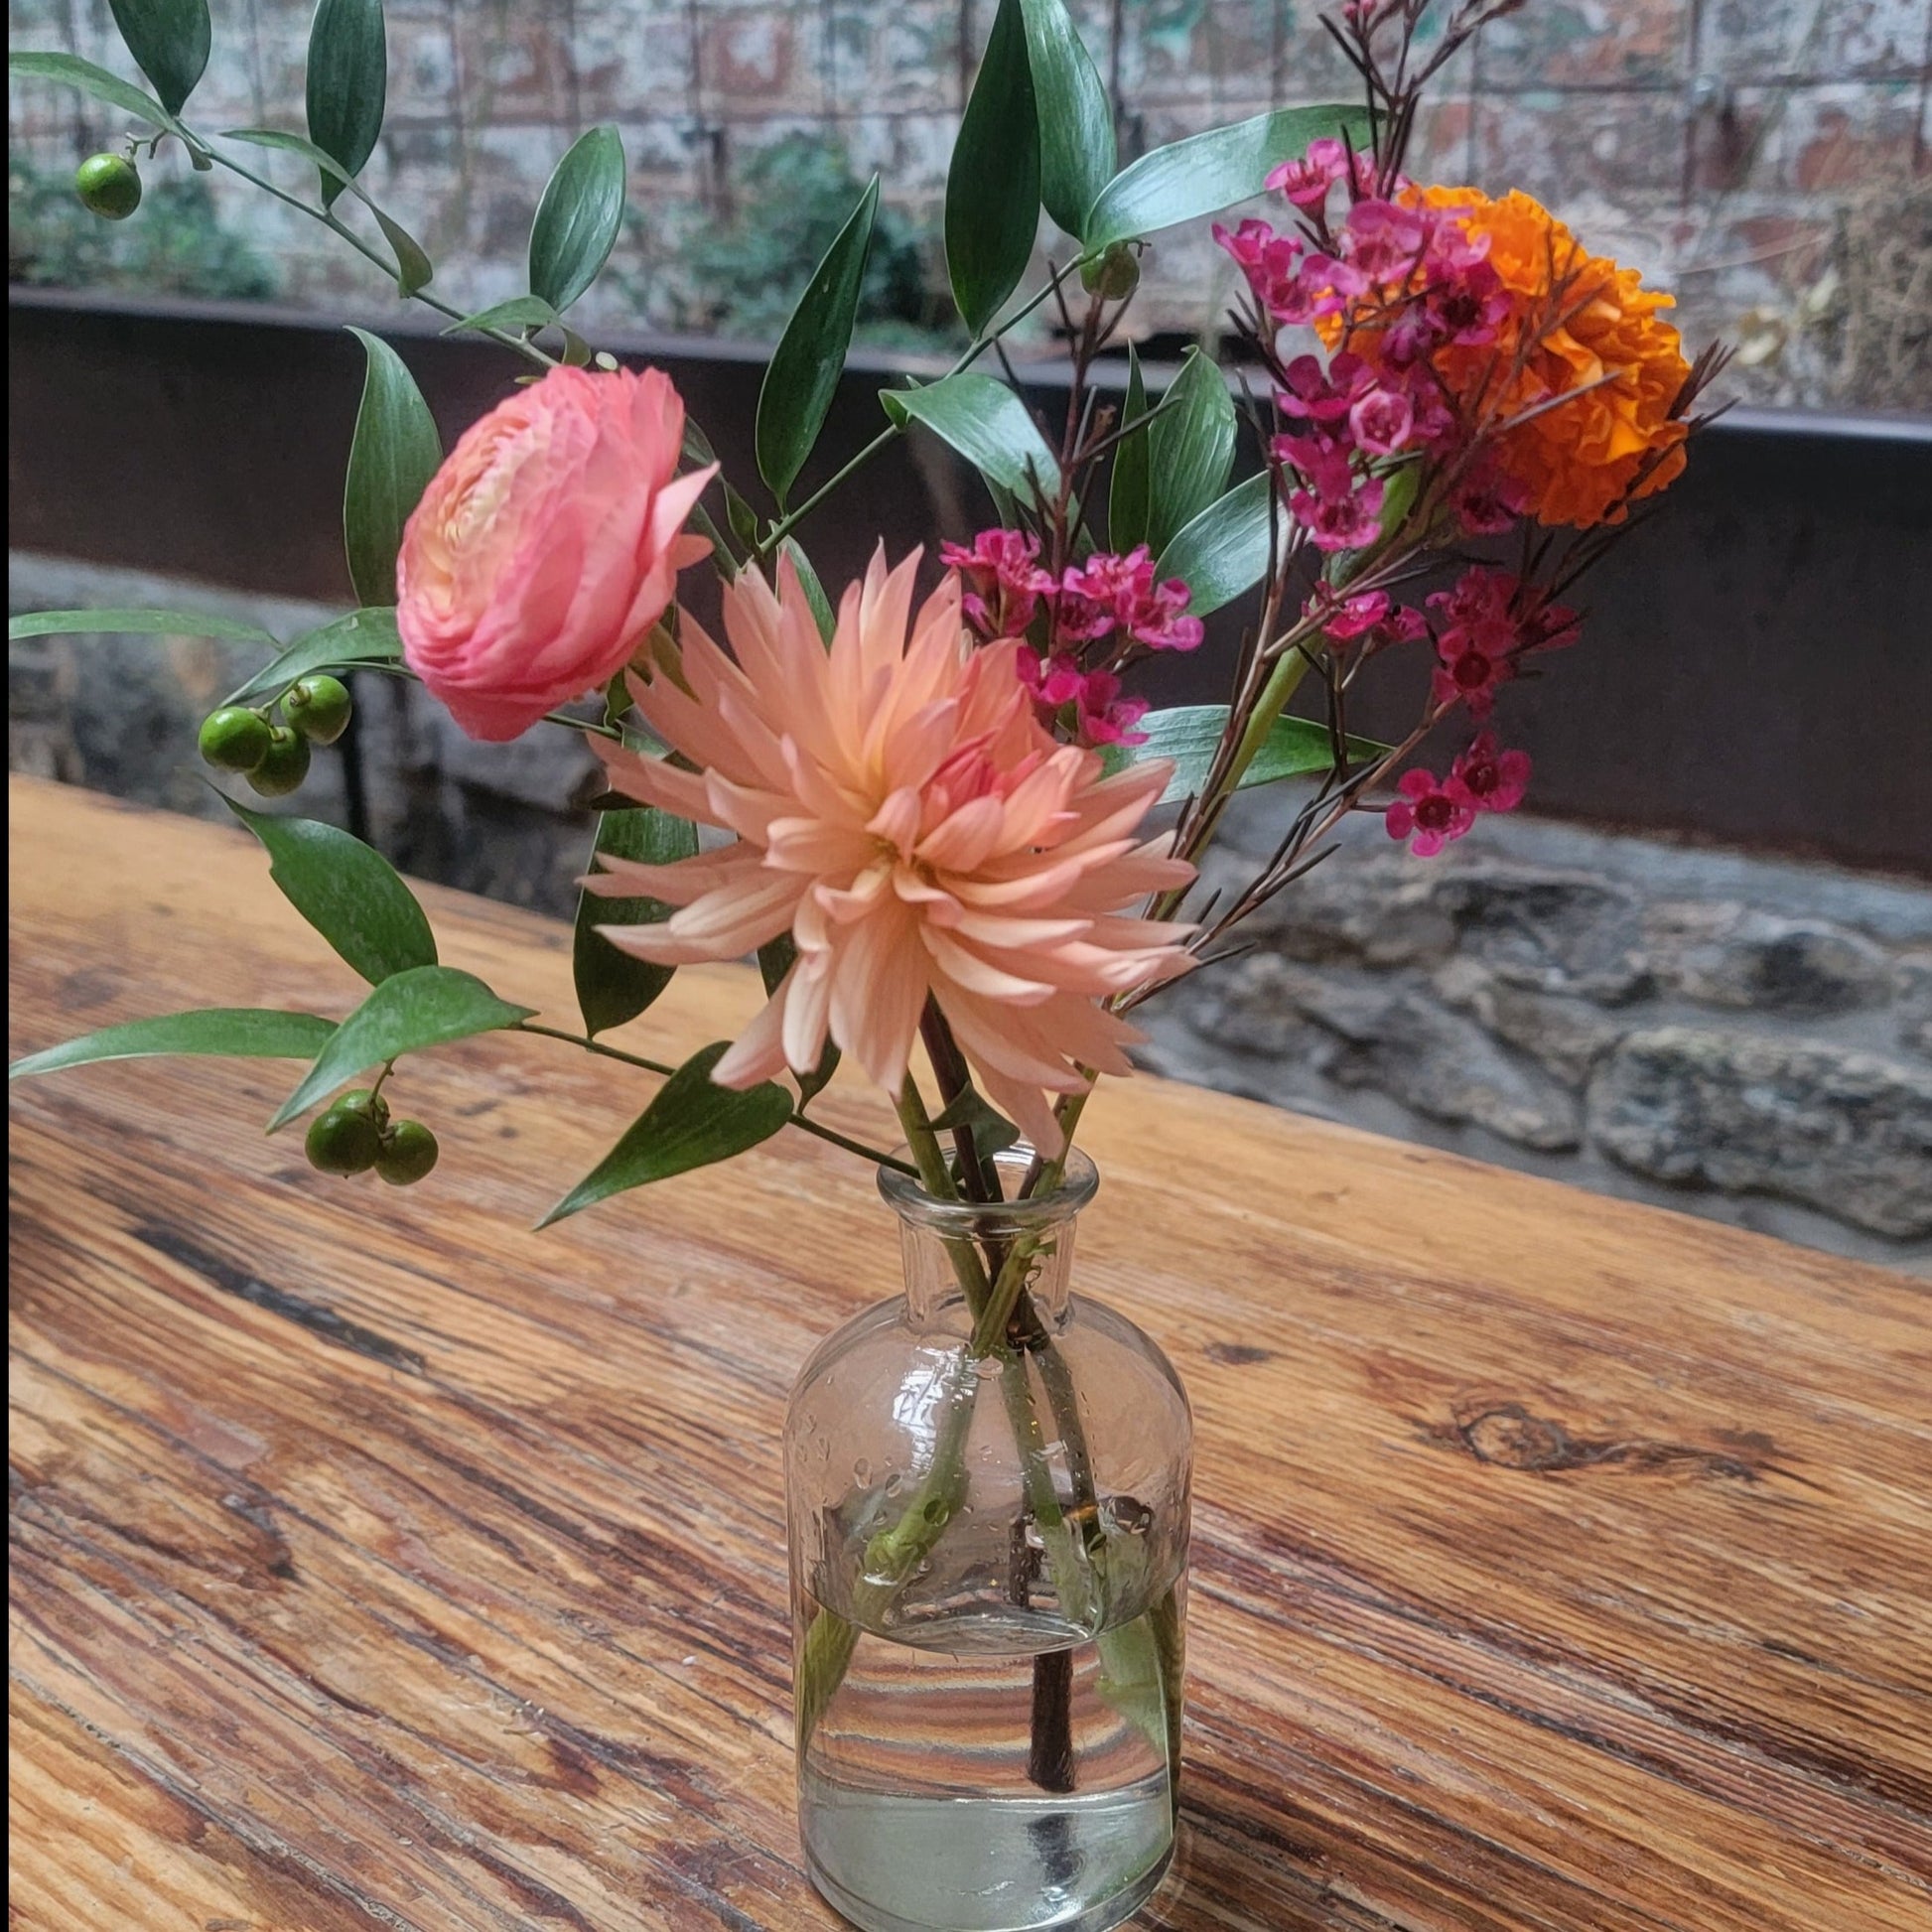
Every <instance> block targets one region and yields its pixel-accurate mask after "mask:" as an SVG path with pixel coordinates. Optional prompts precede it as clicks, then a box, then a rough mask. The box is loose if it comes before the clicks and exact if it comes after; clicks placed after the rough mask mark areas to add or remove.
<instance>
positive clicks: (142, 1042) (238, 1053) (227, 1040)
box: [7, 1007, 336, 1080]
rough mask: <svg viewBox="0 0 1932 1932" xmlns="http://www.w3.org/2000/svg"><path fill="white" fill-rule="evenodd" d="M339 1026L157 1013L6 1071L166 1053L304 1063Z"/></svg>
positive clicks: (216, 1013) (235, 1014)
mask: <svg viewBox="0 0 1932 1932" xmlns="http://www.w3.org/2000/svg"><path fill="white" fill-rule="evenodd" d="M335 1031H336V1027H335V1023H334V1022H333V1021H329V1020H319V1019H317V1018H316V1016H315V1015H314V1014H312V1013H278V1012H276V1011H275V1010H274V1009H272V1008H269V1007H207V1008H204V1009H202V1010H201V1011H199V1012H196V1013H167V1014H158V1015H156V1016H155V1018H153V1019H152V1020H130V1021H128V1022H127V1023H126V1024H125V1025H124V1026H119V1027H103V1028H101V1030H100V1031H99V1032H98V1033H92V1034H82V1035H80V1037H79V1038H78V1039H69V1040H68V1041H66V1042H65V1043H64V1044H62V1045H60V1046H50V1047H49V1048H48V1049H47V1050H46V1051H45V1052H44V1053H29V1054H28V1055H27V1057H26V1058H25V1059H22V1060H15V1061H14V1063H13V1065H12V1066H10V1067H9V1068H8V1069H7V1078H8V1079H10V1080H21V1079H25V1078H27V1077H28V1076H29V1075H31V1074H35V1073H56V1072H59V1071H60V1070H61V1068H63V1067H68V1066H86V1065H89V1064H90V1063H92V1062H93V1061H95V1060H138V1059H148V1058H152V1057H154V1056H156V1055H159V1054H167V1053H209V1054H214V1055H217V1056H221V1057H236V1058H251V1059H275V1060H306V1059H311V1058H313V1057H314V1056H315V1055H316V1054H317V1053H319V1052H321V1051H322V1049H323V1048H324V1047H325V1046H327V1045H328V1044H329V1040H330V1037H331V1035H333V1034H334V1033H335Z"/></svg>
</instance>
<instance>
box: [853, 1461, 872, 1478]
mask: <svg viewBox="0 0 1932 1932" xmlns="http://www.w3.org/2000/svg"><path fill="white" fill-rule="evenodd" d="M852 1480H853V1481H854V1482H870V1481H871V1480H872V1464H871V1463H870V1462H868V1461H867V1460H866V1458H865V1457H864V1456H863V1455H862V1456H860V1458H859V1459H858V1461H856V1462H855V1463H853V1465H852Z"/></svg>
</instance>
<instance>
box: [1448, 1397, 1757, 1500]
mask: <svg viewBox="0 0 1932 1932" xmlns="http://www.w3.org/2000/svg"><path fill="white" fill-rule="evenodd" d="M1423 1433H1424V1434H1425V1435H1426V1436H1427V1437H1428V1438H1429V1439H1430V1440H1431V1441H1433V1442H1438V1443H1441V1444H1443V1445H1444V1446H1445V1447H1447V1448H1454V1449H1463V1450H1465V1451H1466V1452H1467V1453H1468V1454H1470V1455H1472V1456H1473V1457H1474V1458H1475V1459H1476V1460H1477V1461H1478V1462H1482V1463H1486V1464H1487V1465H1488V1466H1489V1467H1491V1468H1497V1469H1520V1470H1523V1471H1525V1472H1526V1473H1529V1474H1532V1475H1553V1474H1558V1473H1561V1472H1563V1471H1566V1470H1571V1469H1597V1468H1621V1469H1632V1470H1636V1471H1639V1472H1641V1473H1645V1474H1676V1475H1691V1476H1721V1477H1726V1478H1728V1479H1729V1480H1731V1481H1735V1482H1755V1481H1757V1479H1758V1478H1759V1476H1761V1475H1762V1474H1763V1473H1764V1471H1765V1469H1766V1468H1768V1467H1770V1466H1771V1457H1772V1456H1773V1455H1774V1454H1775V1452H1776V1448H1775V1445H1774V1444H1773V1443H1772V1442H1771V1440H1770V1438H1769V1437H1767V1436H1763V1435H1761V1434H1758V1433H1752V1434H1750V1435H1749V1436H1748V1437H1746V1436H1743V1435H1731V1436H1728V1437H1727V1438H1726V1440H1727V1441H1729V1442H1730V1443H1733V1444H1735V1445H1736V1446H1737V1448H1739V1449H1743V1450H1744V1451H1745V1452H1744V1453H1743V1454H1725V1453H1724V1452H1723V1451H1721V1450H1717V1449H1699V1448H1697V1447H1696V1446H1695V1445H1694V1444H1690V1443H1665V1442H1657V1441H1654V1440H1651V1439H1649V1438H1645V1437H1631V1438H1615V1437H1587V1436H1573V1435H1572V1434H1571V1433H1570V1431H1569V1430H1568V1429H1567V1428H1565V1427H1564V1425H1563V1424H1562V1423H1560V1422H1559V1421H1557V1419H1556V1418H1555V1417H1554V1416H1539V1415H1536V1414H1534V1413H1533V1412H1532V1411H1531V1410H1530V1409H1529V1408H1527V1407H1526V1406H1525V1405H1524V1404H1523V1403H1520V1402H1499V1401H1493V1400H1481V1401H1467V1402H1461V1403H1458V1404H1457V1405H1456V1409H1455V1418H1454V1421H1453V1422H1452V1423H1450V1424H1448V1425H1444V1424H1441V1423H1438V1424H1434V1425H1432V1426H1431V1427H1429V1428H1428V1429H1426V1430H1425V1431H1424V1432H1423Z"/></svg>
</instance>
